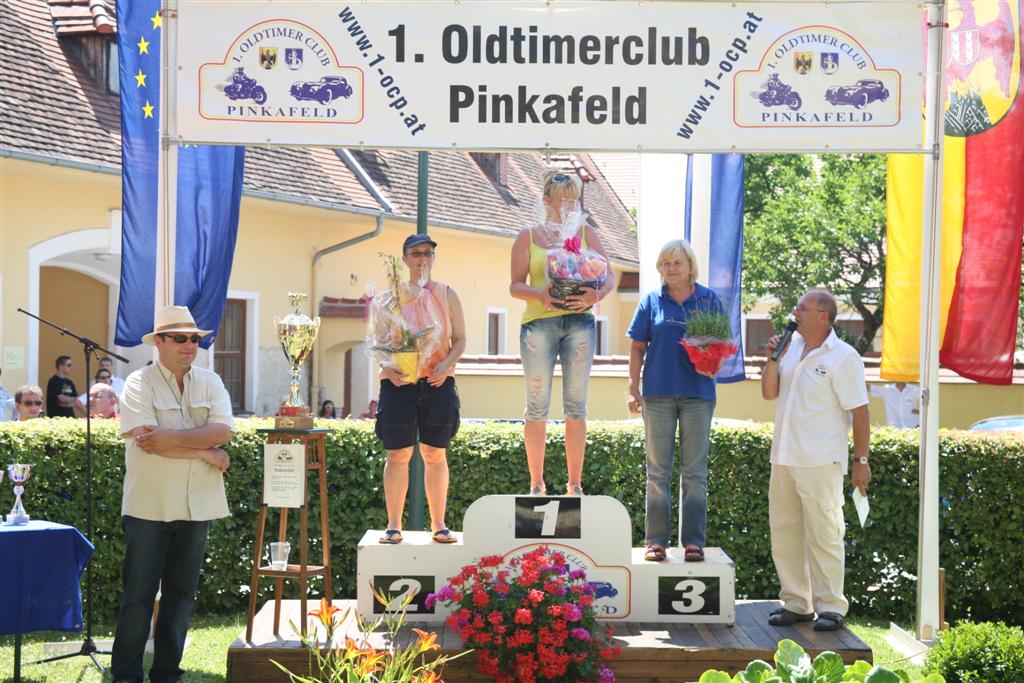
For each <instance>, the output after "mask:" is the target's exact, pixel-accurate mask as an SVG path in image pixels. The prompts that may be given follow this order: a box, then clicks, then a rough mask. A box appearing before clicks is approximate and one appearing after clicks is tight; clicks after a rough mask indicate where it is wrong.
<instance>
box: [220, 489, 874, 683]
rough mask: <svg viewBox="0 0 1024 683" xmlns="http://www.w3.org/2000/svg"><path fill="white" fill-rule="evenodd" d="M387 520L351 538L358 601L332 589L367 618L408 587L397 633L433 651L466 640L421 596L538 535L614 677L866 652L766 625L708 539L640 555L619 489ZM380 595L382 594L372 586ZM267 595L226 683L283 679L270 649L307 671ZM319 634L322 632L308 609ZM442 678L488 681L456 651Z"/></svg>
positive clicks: (804, 627)
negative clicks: (608, 647) (580, 601)
mask: <svg viewBox="0 0 1024 683" xmlns="http://www.w3.org/2000/svg"><path fill="white" fill-rule="evenodd" d="M383 533H384V532H383V530H369V531H367V532H366V533H365V534H363V537H362V539H361V540H360V542H359V546H358V558H357V565H358V566H357V572H358V576H357V579H356V586H357V589H356V590H357V595H356V600H355V601H352V600H335V601H334V604H335V606H337V607H339V608H341V609H342V610H346V609H350V608H354V609H353V613H358V614H359V616H360V617H362V618H363V619H369V620H373V619H374V618H375V617H378V616H380V615H381V614H382V613H384V612H388V611H390V612H393V611H395V610H397V609H398V607H399V605H400V604H401V603H402V601H403V599H404V598H406V597H407V596H410V595H411V596H412V599H411V602H410V603H409V605H408V607H407V609H406V616H405V621H406V625H405V626H403V628H402V630H401V631H400V632H399V634H398V635H397V636H396V640H395V642H398V643H412V642H415V640H416V635H415V633H413V632H412V631H411V628H412V627H414V626H417V627H419V628H421V629H424V630H427V631H435V632H436V633H437V634H438V640H437V643H438V644H439V645H440V648H441V650H440V652H439V654H448V655H453V654H457V653H459V652H462V651H464V649H465V647H464V644H463V643H462V641H461V640H460V639H459V637H458V636H457V635H456V634H455V633H454V632H452V631H450V630H449V629H448V628H447V627H446V626H445V625H444V624H443V623H442V622H443V620H444V619H445V617H446V616H447V615H448V611H447V609H446V608H445V607H444V606H443V605H440V604H434V605H432V607H431V608H428V607H427V602H426V598H427V595H428V594H430V593H434V592H437V591H438V590H440V589H441V587H442V586H444V585H445V584H446V583H447V582H448V579H449V578H450V577H452V576H454V575H456V574H457V573H458V572H459V571H460V570H461V569H462V567H463V566H464V565H467V564H471V563H476V562H478V561H479V559H480V558H481V557H482V556H484V555H502V556H505V557H511V556H515V555H519V554H522V553H525V552H528V551H530V550H532V549H533V548H536V547H537V546H540V545H546V546H548V547H550V548H553V549H557V550H559V551H561V552H562V553H563V554H564V555H565V557H566V564H567V565H569V569H584V570H586V573H587V581H589V582H590V583H591V584H592V585H593V586H594V597H595V602H594V607H595V609H596V611H597V613H598V616H599V618H600V619H602V620H606V621H608V622H611V623H614V624H615V625H616V630H615V635H614V637H613V638H614V642H615V643H616V644H617V645H620V646H621V647H622V655H621V656H620V657H619V658H618V659H616V660H614V661H613V662H612V664H611V667H612V670H613V671H614V672H615V676H616V679H617V680H620V681H637V682H639V681H644V682H645V683H681V682H682V681H696V680H697V679H698V678H699V677H700V675H701V673H703V672H704V671H706V670H708V669H711V668H715V669H722V670H726V671H729V672H731V673H736V672H737V671H740V670H742V669H744V668H745V667H746V666H747V663H748V662H750V661H752V660H754V659H764V660H771V658H772V657H773V655H774V653H775V649H776V646H777V645H778V642H779V641H780V640H782V639H784V638H789V639H791V640H794V641H796V642H797V643H798V644H799V645H800V646H801V647H803V648H804V650H805V651H806V652H807V653H808V654H810V656H811V657H814V656H816V655H818V654H819V653H821V652H823V651H825V650H831V651H833V652H836V653H837V654H838V655H839V656H840V657H842V659H843V661H844V662H846V663H848V664H850V663H853V662H854V661H856V660H857V659H864V660H867V661H871V648H869V647H868V646H867V645H866V644H865V643H864V642H863V641H861V640H860V639H859V638H857V637H856V636H855V635H853V634H852V633H850V632H849V631H847V630H846V629H842V630H840V631H833V632H828V633H824V632H822V633H819V632H815V631H813V630H812V624H809V623H801V624H795V625H794V626H785V627H778V628H776V627H773V626H769V625H768V614H769V612H770V611H771V610H772V609H775V608H776V607H777V606H778V602H776V601H775V600H743V601H740V602H739V603H737V601H736V579H735V567H734V565H733V562H732V560H730V559H729V556H728V555H726V553H725V552H723V551H722V550H721V549H719V548H705V551H704V554H705V559H704V561H703V562H684V561H683V555H682V550H681V549H679V548H672V549H670V550H669V552H668V558H667V559H666V560H665V561H664V562H647V561H646V560H644V558H643V549H642V548H633V547H631V546H632V535H631V525H630V518H629V515H628V513H627V512H626V509H625V507H624V506H623V505H622V503H620V502H619V501H618V500H616V499H614V498H610V497H607V496H581V497H569V496H515V495H511V496H485V497H483V498H480V499H478V500H477V501H475V502H474V503H473V504H472V505H470V507H469V509H468V510H467V511H466V514H465V517H464V519H463V531H462V532H461V533H456V534H455V536H456V538H457V539H458V542H457V543H452V544H448V545H441V544H437V543H433V542H432V541H431V538H430V534H429V532H426V531H404V532H403V536H404V537H405V540H404V542H402V543H400V544H397V545H383V544H381V543H379V542H378V541H379V539H380V537H381V535H382V534H383ZM374 587H375V588H376V589H377V590H379V591H381V592H383V593H384V594H385V596H386V598H387V600H388V604H387V605H382V604H381V603H379V602H377V601H376V600H375V599H374V597H373V588H374ZM273 607H274V605H273V604H271V603H268V604H267V605H265V606H264V609H263V610H262V611H261V614H260V617H259V618H258V621H259V627H258V628H257V630H256V633H255V634H254V636H253V638H252V639H251V640H247V639H245V635H246V634H245V633H242V634H241V635H240V636H239V638H238V639H237V640H236V641H235V643H234V644H233V645H232V646H231V648H230V649H229V650H228V671H227V683H277V682H278V681H281V682H283V681H285V680H286V678H284V677H282V675H281V672H280V670H278V669H277V668H276V667H275V666H274V665H273V664H271V660H272V659H273V660H274V661H277V662H280V663H282V664H284V665H286V666H288V667H289V668H290V669H291V670H292V671H296V672H305V671H306V670H307V667H308V662H309V654H308V652H306V651H305V650H304V649H303V648H302V647H301V643H300V642H299V640H298V637H297V636H296V635H294V634H292V635H289V634H286V633H274V632H273V628H272V626H273V623H274V621H275V619H274V616H275V615H274V614H273V611H274V610H273V609H272V608H273ZM281 609H282V613H283V616H284V617H285V621H289V620H291V621H295V622H296V623H298V621H300V620H302V619H303V618H304V613H305V611H304V608H302V607H301V606H300V605H299V601H298V600H286V601H284V604H283V606H282V608H281ZM309 626H310V628H311V629H313V630H314V632H315V634H316V635H318V636H319V637H323V631H322V629H321V628H319V627H318V626H317V623H316V621H315V620H313V619H310V620H309ZM347 637H351V638H356V639H360V638H362V635H361V634H360V632H359V630H358V627H357V624H356V619H355V618H354V614H353V615H352V616H350V617H349V618H347V619H346V620H345V621H344V622H343V623H342V624H340V625H339V630H338V632H336V634H335V638H336V641H335V642H336V643H338V642H344V639H345V638H347ZM370 642H371V644H372V645H373V646H374V647H377V648H381V647H387V646H388V644H389V642H390V641H389V640H388V639H387V634H386V633H385V632H384V631H383V629H378V630H377V631H375V632H373V633H372V634H371V635H370ZM444 679H445V680H446V681H449V683H479V682H480V681H485V680H489V679H488V678H487V677H485V676H483V675H481V674H480V673H479V672H477V670H476V663H475V657H474V656H473V655H470V656H468V657H461V658H459V659H456V660H454V661H452V662H450V663H449V664H448V666H447V667H445V671H444Z"/></svg>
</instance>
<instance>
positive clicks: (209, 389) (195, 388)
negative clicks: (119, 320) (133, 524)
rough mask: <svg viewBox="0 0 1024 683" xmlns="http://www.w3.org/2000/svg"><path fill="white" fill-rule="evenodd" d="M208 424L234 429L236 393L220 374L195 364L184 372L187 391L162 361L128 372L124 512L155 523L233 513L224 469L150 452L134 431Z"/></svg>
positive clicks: (124, 406)
mask: <svg viewBox="0 0 1024 683" xmlns="http://www.w3.org/2000/svg"><path fill="white" fill-rule="evenodd" d="M208 424H223V425H227V426H228V427H230V428H231V431H234V429H235V425H234V419H233V417H232V414H231V398H230V396H229V395H228V392H227V390H226V389H225V388H224V382H223V381H221V378H220V377H218V376H217V374H216V373H214V372H211V371H210V370H207V369H205V368H197V367H195V366H192V368H190V369H189V371H188V373H187V374H186V375H185V390H184V391H179V390H178V382H177V380H176V379H175V377H174V373H172V372H171V371H170V370H168V369H167V368H165V367H164V366H163V365H161V364H160V362H159V361H157V362H155V363H153V364H152V365H147V366H146V367H144V368H142V369H140V370H136V371H135V372H133V373H131V374H130V375H128V379H126V380H125V385H124V392H123V394H122V395H121V435H122V436H123V437H124V440H125V454H124V459H125V475H124V493H123V495H122V498H121V514H122V515H128V516H131V517H138V518H139V519H146V520H150V521H154V522H174V521H179V520H184V521H196V522H199V521H207V520H211V519H219V518H221V517H227V516H228V514H230V513H229V512H228V501H227V496H226V495H225V492H224V476H223V474H221V471H220V469H219V468H217V467H214V466H213V465H211V464H209V463H207V462H205V461H203V460H200V459H198V458H193V459H181V458H166V457H163V456H161V455H156V454H153V453H147V452H146V451H144V450H142V448H141V447H140V446H139V445H138V444H137V443H136V442H135V437H133V436H132V434H131V433H132V430H134V429H136V428H137V427H142V426H145V425H157V426H159V427H164V428H166V429H195V428H196V427H202V426H204V425H208Z"/></svg>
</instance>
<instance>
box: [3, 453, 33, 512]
mask: <svg viewBox="0 0 1024 683" xmlns="http://www.w3.org/2000/svg"><path fill="white" fill-rule="evenodd" d="M31 475H32V465H24V464H20V463H19V464H14V465H8V466H7V476H8V477H10V478H11V481H12V482H14V507H12V508H11V514H9V515H7V522H5V523H6V524H9V525H11V526H13V525H15V524H28V522H29V516H28V513H27V512H25V506H24V505H22V504H21V494H23V493H25V487H24V486H23V484H24V483H25V481H26V480H27V479H28V478H29V477H30V476H31Z"/></svg>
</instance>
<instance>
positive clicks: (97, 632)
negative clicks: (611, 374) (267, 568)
mask: <svg viewBox="0 0 1024 683" xmlns="http://www.w3.org/2000/svg"><path fill="white" fill-rule="evenodd" d="M847 626H848V627H849V629H850V630H851V631H853V633H855V634H856V635H857V637H858V638H860V639H861V640H863V641H864V642H865V643H867V644H868V645H869V646H870V647H871V650H872V652H873V654H874V659H875V663H876V664H881V665H884V666H888V667H889V668H890V669H903V670H905V671H906V672H907V673H908V674H910V677H911V680H916V679H917V678H919V677H920V674H921V670H920V668H919V667H917V666H914V665H913V664H911V663H910V662H908V661H905V660H904V659H903V656H902V655H901V654H899V653H898V652H896V651H895V650H893V649H892V648H891V647H889V645H888V643H886V642H885V634H886V632H887V631H888V630H889V625H888V623H883V622H880V621H871V620H864V619H858V620H850V621H848V622H847ZM243 628H245V618H244V616H243V615H233V616H207V617H196V618H195V619H193V620H192V627H191V628H190V629H189V639H190V643H189V646H188V648H187V649H186V650H185V658H184V661H183V663H182V664H183V668H184V669H185V671H186V672H187V673H186V680H187V681H188V682H189V683H223V681H224V675H225V671H226V668H227V650H228V646H230V645H231V643H232V642H233V641H234V640H235V638H237V637H238V634H239V633H241V631H242V629H243ZM80 636H81V634H76V633H33V634H29V635H26V636H25V638H24V640H23V644H22V650H21V660H22V669H21V678H22V681H24V683H100V682H101V681H104V680H107V681H109V680H110V679H109V677H107V678H106V679H104V677H102V676H101V675H100V673H99V672H98V671H97V670H96V668H95V667H94V666H93V665H92V662H91V661H90V660H89V659H88V658H86V657H72V658H70V659H66V660H63V661H61V662H53V663H50V664H42V665H31V666H28V665H26V662H31V661H34V660H37V659H39V658H41V657H43V656H44V653H43V644H44V643H50V642H56V641H62V640H64V641H69V642H72V643H80V642H81V638H80ZM93 637H94V639H95V640H97V641H100V640H105V639H111V638H113V628H112V627H111V626H103V627H101V628H94V629H93ZM150 659H151V657H150V655H146V664H145V669H146V671H148V670H149V665H150ZM100 661H101V662H103V663H104V665H108V664H109V663H110V657H109V656H101V657H100ZM13 676H14V639H13V638H11V637H6V638H3V639H0V681H10V680H12V679H13Z"/></svg>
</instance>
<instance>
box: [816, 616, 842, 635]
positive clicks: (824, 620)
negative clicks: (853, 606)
mask: <svg viewBox="0 0 1024 683" xmlns="http://www.w3.org/2000/svg"><path fill="white" fill-rule="evenodd" d="M842 627H843V615H841V614H836V613H835V612H822V613H821V614H819V615H818V618H817V619H816V620H815V622H814V630H815V631H838V630H839V629H841V628H842Z"/></svg>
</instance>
